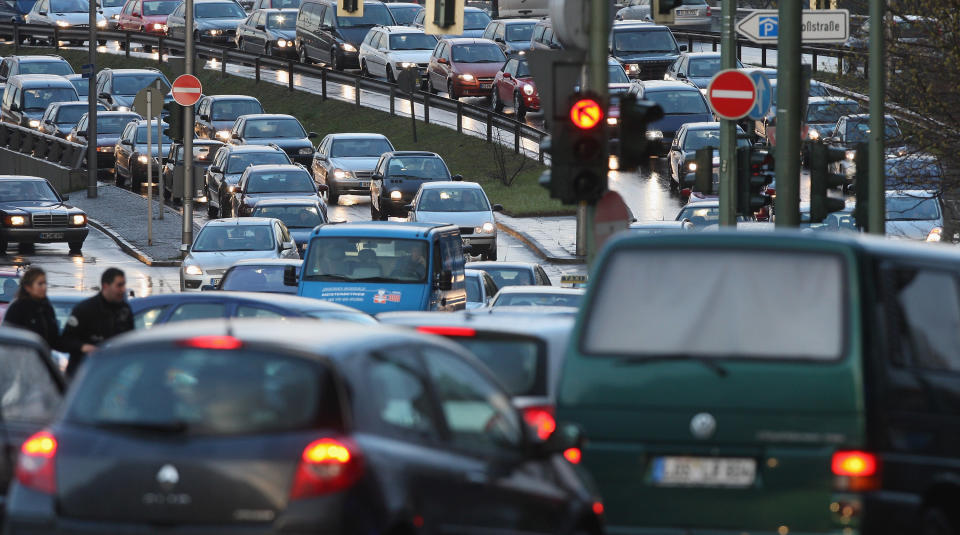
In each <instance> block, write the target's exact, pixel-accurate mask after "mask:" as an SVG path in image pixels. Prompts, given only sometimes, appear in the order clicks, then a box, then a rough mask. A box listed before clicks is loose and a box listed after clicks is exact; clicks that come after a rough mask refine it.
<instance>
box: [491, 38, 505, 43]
mask: <svg viewBox="0 0 960 535" xmlns="http://www.w3.org/2000/svg"><path fill="white" fill-rule="evenodd" d="M493 40H494V41H496V42H498V43H502V42H504V41H503V37H494V38H493Z"/></svg>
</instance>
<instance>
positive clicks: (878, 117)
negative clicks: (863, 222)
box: [857, 0, 886, 236]
mask: <svg viewBox="0 0 960 535" xmlns="http://www.w3.org/2000/svg"><path fill="white" fill-rule="evenodd" d="M884 4H885V2H881V1H880V0H874V1H873V2H870V59H869V71H870V73H869V76H870V136H869V137H868V138H867V140H868V141H869V143H870V144H869V148H868V153H869V155H868V158H867V160H868V161H869V162H870V163H869V165H867V169H868V171H867V172H868V173H869V174H868V175H867V180H868V181H869V182H870V186H869V189H868V190H867V197H868V198H869V201H868V203H869V204H868V205H867V222H868V228H867V232H869V233H870V234H879V235H881V236H882V235H883V234H884V233H885V232H886V228H885V227H886V225H885V222H884V219H885V217H884V212H885V211H886V209H885V206H884V205H885V204H886V199H884V189H885V187H884V182H885V179H884V172H885V165H884V161H883V160H884V146H883V144H884V143H883V141H884V139H883V133H884V130H885V128H886V125H885V122H886V121H885V120H884V101H885V97H886V95H885V94H884V89H885V88H884V81H885V79H886V69H885V66H886V63H885V58H884V54H883V44H884V35H883V32H884V24H883V22H884V21H883V17H884V11H885V9H884ZM857 172H858V173H859V174H860V176H863V171H862V170H861V169H857Z"/></svg>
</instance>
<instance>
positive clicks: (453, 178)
mask: <svg viewBox="0 0 960 535" xmlns="http://www.w3.org/2000/svg"><path fill="white" fill-rule="evenodd" d="M450 178H451V179H452V180H453V181H454V182H460V181H461V180H463V175H453V176H452V177H450Z"/></svg>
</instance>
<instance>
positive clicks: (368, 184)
mask: <svg viewBox="0 0 960 535" xmlns="http://www.w3.org/2000/svg"><path fill="white" fill-rule="evenodd" d="M360 187H361V188H369V187H370V183H369V182H361V183H360Z"/></svg>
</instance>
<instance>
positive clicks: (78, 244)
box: [67, 241, 83, 254]
mask: <svg viewBox="0 0 960 535" xmlns="http://www.w3.org/2000/svg"><path fill="white" fill-rule="evenodd" d="M67 245H69V246H70V254H80V253H81V252H82V250H83V242H82V241H72V242H69V243H68V244H67Z"/></svg>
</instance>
